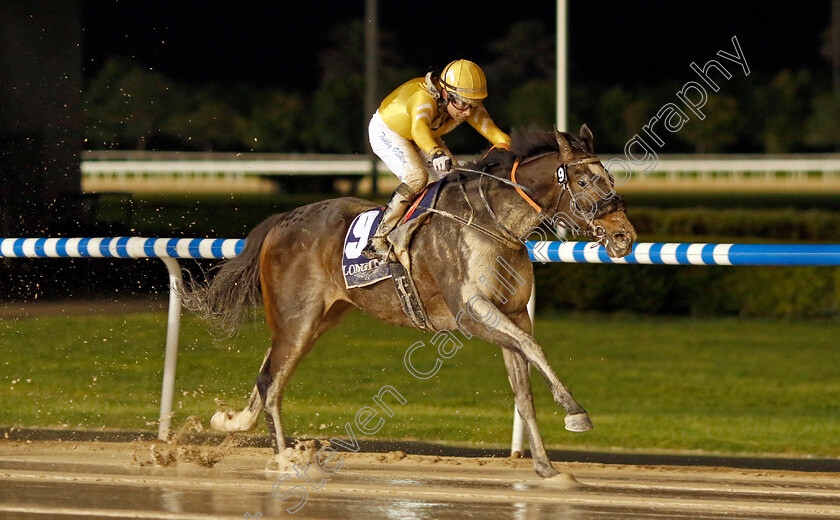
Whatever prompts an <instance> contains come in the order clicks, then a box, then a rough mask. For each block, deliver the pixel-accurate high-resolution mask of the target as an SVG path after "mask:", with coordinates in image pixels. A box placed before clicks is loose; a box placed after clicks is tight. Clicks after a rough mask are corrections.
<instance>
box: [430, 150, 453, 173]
mask: <svg viewBox="0 0 840 520" xmlns="http://www.w3.org/2000/svg"><path fill="white" fill-rule="evenodd" d="M432 166H434V168H435V170H436V171H439V172H448V171H449V170H451V169H452V159H451V158H450V157H449V156H448V155H446V152H444V151H443V150H438V151H436V152H435V154H434V155H432Z"/></svg>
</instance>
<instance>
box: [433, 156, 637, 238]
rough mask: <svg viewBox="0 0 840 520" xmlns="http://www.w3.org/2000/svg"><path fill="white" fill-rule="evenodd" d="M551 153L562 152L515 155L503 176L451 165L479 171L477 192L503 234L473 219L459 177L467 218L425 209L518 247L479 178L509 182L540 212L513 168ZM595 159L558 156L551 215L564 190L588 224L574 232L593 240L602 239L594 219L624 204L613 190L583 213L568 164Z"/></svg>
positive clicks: (597, 161) (466, 170)
mask: <svg viewBox="0 0 840 520" xmlns="http://www.w3.org/2000/svg"><path fill="white" fill-rule="evenodd" d="M551 154H559V155H561V156H562V154H561V153H560V152H556V151H551V152H546V153H543V154H540V155H536V156H534V157H529V158H527V159H525V160H524V161H520V160H519V159H518V158H517V159H516V161H514V163H513V166H512V167H511V172H510V179H506V178H504V177H499V176H496V175H493V174H490V173H488V172H485V171H481V170H473V169H469V168H454V171H457V172H468V173H476V174H479V180H478V192H479V195H480V196H481V200H482V202H483V203H484V207H485V208H486V209H487V212H488V213H489V214H490V216H491V217H492V218H493V220H494V221H495V223H496V225H497V226H498V227H499V228H500V229H501V230H502V231H503V232H504V234H505V235H507V236H501V235H499V234H498V233H495V232H493V231H492V230H490V229H487V228H486V227H484V226H481V225H479V224H477V223H475V222H474V221H473V220H474V217H475V210H474V209H473V207H472V204H471V203H470V200H469V198H468V197H467V192H466V190H465V188H464V185H463V182H461V179H460V178H459V179H458V181H459V182H458V184H459V187H460V190H461V194H462V195H463V197H464V200H465V201H466V203H467V206H468V207H469V208H470V216H469V218H464V217H461V216H458V215H454V214H452V213H450V212H448V211H444V210H440V209H437V208H428V209H427V211H429V212H431V213H437V214H440V215H441V216H444V217H447V218H450V219H452V220H455V221H458V222H460V223H462V224H464V225H466V226H467V227H471V228H474V229H476V230H477V231H480V232H481V233H483V234H485V235H487V236H489V237H490V238H492V239H494V240H496V241H499V242H501V243H503V244H505V245H507V246H509V247H512V248H514V249H521V248H522V241H521V239H520V237H519V236H517V235H516V234H515V233H513V232H512V231H510V230H509V229H508V228H507V226H505V225H504V223H503V222H502V221H501V219H499V217H498V215H496V212H495V211H493V208H492V206H491V205H490V201H489V200H488V199H487V196H486V195H485V193H484V187H483V185H482V181H483V180H484V178H485V177H490V178H492V179H494V180H497V181H499V182H502V183H503V184H507V185H509V186H512V187H513V188H514V189H515V190H516V192H517V193H518V194H519V196H520V197H522V198H523V199H524V200H525V202H527V203H528V204H529V205H530V206H531V207H532V208H534V210H535V211H536V212H537V213H539V214H542V213H544V208H543V207H542V206H540V205H539V203H537V202H536V201H534V199H532V198H531V197H530V196H529V195H528V193H533V190H531V189H530V188H529V187H527V186H524V185H522V184H520V183H518V182H517V181H516V170H517V169H518V168H519V166H520V165H524V164H528V163H530V162H533V161H536V160H539V159H541V158H543V157H545V156H547V155H551ZM599 162H600V159H598V158H597V157H594V156H593V157H585V158H582V159H577V160H574V161H571V162H565V161H563V160H562V159H561V161H560V164H559V165H558V166H557V170H556V178H557V184H558V185H559V186H560V189H561V193H560V195H559V196H558V197H557V203H556V204H555V207H554V215H556V214H557V210H558V208H559V207H560V201H561V200H562V199H563V194H564V193H568V194H569V197H570V198H571V204H572V206H573V208H574V210H575V211H576V212H577V213H578V215H579V216H583V219H584V221H585V222H586V224H587V227H588V229H586V230H579V231H577V232H575V234H577V235H583V236H588V237H590V238H592V239H594V240H596V241H597V242H602V243H603V240H604V239H605V238H606V230H605V229H604V228H603V227H602V226H596V225H595V224H594V221H595V220H597V219H599V218H601V217H603V216H604V215H607V214H609V213H613V212H615V211H618V210H623V209H624V208H625V202H624V198H623V197H621V196H620V195H616V194H615V193H613V195H612V196H611V197H608V198H601V199H599V200H597V201H596V202H595V207H597V208H598V211H597V212H595V213H593V214H592V215H591V216H589V217H586V213H585V212H584V211H583V210H582V208H580V206H579V205H578V203H577V195H576V194H575V193H574V192H573V191H572V188H571V186H570V183H569V168H571V167H573V166H578V165H581V164H589V163H599Z"/></svg>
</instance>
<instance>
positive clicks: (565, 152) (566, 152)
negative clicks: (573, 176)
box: [554, 126, 572, 162]
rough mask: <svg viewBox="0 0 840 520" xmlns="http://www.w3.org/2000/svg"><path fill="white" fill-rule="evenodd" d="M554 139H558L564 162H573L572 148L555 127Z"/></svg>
mask: <svg viewBox="0 0 840 520" xmlns="http://www.w3.org/2000/svg"><path fill="white" fill-rule="evenodd" d="M554 138H555V139H557V144H558V145H559V146H560V156H561V157H562V158H563V161H565V162H569V161H571V160H572V147H571V145H569V141H568V140H567V139H566V137H565V136H564V135H563V134H562V133H561V132H560V131H559V130H557V127H556V126H555V127H554Z"/></svg>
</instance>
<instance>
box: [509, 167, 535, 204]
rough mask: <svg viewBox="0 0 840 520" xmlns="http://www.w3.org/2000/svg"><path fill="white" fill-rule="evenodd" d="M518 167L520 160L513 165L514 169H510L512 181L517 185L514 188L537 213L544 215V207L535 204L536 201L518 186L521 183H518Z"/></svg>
mask: <svg viewBox="0 0 840 520" xmlns="http://www.w3.org/2000/svg"><path fill="white" fill-rule="evenodd" d="M518 167H519V159H517V160H516V162H515V163H513V168H511V169H510V180H512V181H513V182H514V183H516V184H514V186H513V187H514V188H515V189H516V193H518V194H519V195H520V196H521V197H522V198H523V199H525V202H527V203H528V204H530V205H531V207H532V208H534V209H535V210H537V213H542V207H540V205H539V204H537V203H536V202H534V199H532V198H531V197H529V196H528V195H527V194H526V193H525V192H524V191H522V188H520V187H519V186H518V184H519V183H517V182H516V169H517V168H518Z"/></svg>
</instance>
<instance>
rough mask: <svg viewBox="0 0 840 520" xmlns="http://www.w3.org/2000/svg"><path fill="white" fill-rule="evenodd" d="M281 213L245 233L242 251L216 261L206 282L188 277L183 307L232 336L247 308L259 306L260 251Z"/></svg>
mask: <svg viewBox="0 0 840 520" xmlns="http://www.w3.org/2000/svg"><path fill="white" fill-rule="evenodd" d="M281 218H282V215H272V216H271V217H269V218H267V219H265V220H264V221H263V222H262V223H260V224H259V225H258V226H257V227H255V228H254V229H252V230H251V232H250V233H248V238H247V239H246V241H245V248H244V249H243V250H242V252H241V253H240V254H239V255H237V256H235V257H233V258H231V259H229V260H226V261H225V262H223V263H221V264H219V265H218V266H216V267H215V268H213V269H212V270H211V271H210V272H208V273H207V274H208V275H210V274H211V273H212V272H213V271H215V276H213V277H212V280H210V281H209V282H197V281H195V280H193V279H192V277H188V280H187V281H186V282H185V284H184V288H183V289H182V291H181V299H182V301H183V304H184V307H185V308H187V309H189V310H191V311H193V312H195V313H196V314H198V315H199V316H201V317H202V318H203V319H206V320H208V321H210V323H212V324H213V326H214V327H215V328H217V329H218V330H219V331H221V332H222V333H223V334H224V335H226V336H232V335H233V334H234V333H235V332H236V330H237V329H238V328H239V325H241V324H242V321H243V320H244V319H245V315H246V312H245V311H246V307H252V306H255V305H259V303H260V301H261V300H262V294H261V291H260V251H262V246H263V242H265V239H266V236H268V233H269V232H270V231H271V229H272V228H274V226H275V225H276V224H277V222H278V221H279V220H280V219H281Z"/></svg>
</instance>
